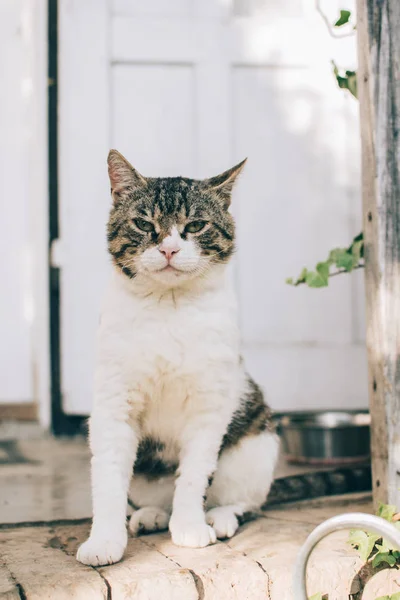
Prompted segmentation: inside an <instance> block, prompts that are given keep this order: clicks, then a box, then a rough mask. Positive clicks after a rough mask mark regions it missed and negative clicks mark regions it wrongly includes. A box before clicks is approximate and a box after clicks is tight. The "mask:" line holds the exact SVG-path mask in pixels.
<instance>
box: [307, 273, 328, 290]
mask: <svg viewBox="0 0 400 600" xmlns="http://www.w3.org/2000/svg"><path fill="white" fill-rule="evenodd" d="M306 284H307V285H308V286H309V287H311V288H321V287H327V285H328V278H327V277H325V276H323V275H321V274H320V273H319V272H318V271H308V273H307V277H306Z"/></svg>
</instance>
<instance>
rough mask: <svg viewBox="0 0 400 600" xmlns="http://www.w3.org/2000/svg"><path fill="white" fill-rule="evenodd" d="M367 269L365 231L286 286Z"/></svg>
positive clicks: (317, 284)
mask: <svg viewBox="0 0 400 600" xmlns="http://www.w3.org/2000/svg"><path fill="white" fill-rule="evenodd" d="M317 10H318V11H319V12H320V13H321V15H322V17H323V19H324V21H325V22H326V23H327V26H328V29H329V31H330V32H331V29H330V27H331V26H330V24H329V22H328V21H327V18H326V16H325V15H324V14H323V13H322V11H321V9H320V7H319V4H318V0H317ZM351 17H352V14H351V11H350V10H341V11H340V15H339V17H338V19H337V21H336V22H335V23H334V24H333V27H336V28H337V27H343V26H344V25H349V24H351ZM355 28H356V26H355V25H353V26H352V29H353V30H354V29H355ZM346 35H347V34H346ZM334 37H337V36H334ZM332 67H333V74H334V76H335V78H336V81H337V84H338V86H339V87H340V88H341V89H344V90H348V91H349V92H350V94H351V95H352V96H353V97H354V98H357V72H356V71H350V70H346V71H343V70H339V68H338V66H337V65H336V63H335V62H334V61H332ZM363 267H364V236H363V233H362V232H361V233H359V234H358V235H357V236H356V237H355V238H354V239H353V241H352V243H351V244H350V246H349V247H348V248H334V249H333V250H331V251H330V253H329V256H328V258H327V259H326V260H325V261H321V262H318V263H317V265H316V266H315V269H314V270H309V269H307V268H306V267H304V269H303V270H302V271H301V273H300V275H299V276H298V277H297V278H293V277H289V278H288V279H286V283H287V284H289V285H294V286H297V285H301V284H305V285H308V287H310V288H322V287H327V286H328V283H329V278H330V277H334V276H335V275H341V274H342V273H350V272H351V271H354V270H355V269H361V268H363ZM315 600H317V599H315ZM399 600H400V599H399Z"/></svg>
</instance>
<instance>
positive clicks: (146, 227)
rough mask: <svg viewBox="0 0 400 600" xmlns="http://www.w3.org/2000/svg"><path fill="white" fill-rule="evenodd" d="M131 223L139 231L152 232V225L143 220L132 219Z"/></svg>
mask: <svg viewBox="0 0 400 600" xmlns="http://www.w3.org/2000/svg"><path fill="white" fill-rule="evenodd" d="M133 222H134V223H135V225H136V227H137V228H138V229H140V230H141V231H146V232H147V233H150V231H154V225H153V223H150V221H146V220H145V219H134V220H133Z"/></svg>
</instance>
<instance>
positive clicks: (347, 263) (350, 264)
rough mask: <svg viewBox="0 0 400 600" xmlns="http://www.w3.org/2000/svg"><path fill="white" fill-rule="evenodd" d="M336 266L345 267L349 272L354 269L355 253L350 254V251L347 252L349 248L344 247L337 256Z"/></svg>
mask: <svg viewBox="0 0 400 600" xmlns="http://www.w3.org/2000/svg"><path fill="white" fill-rule="evenodd" d="M357 262H358V261H357ZM336 266H337V268H338V269H344V270H345V271H347V272H350V271H352V270H353V268H354V266H355V265H354V258H353V255H352V254H350V252H347V250H345V249H343V251H342V252H341V253H340V254H338V255H337V257H336Z"/></svg>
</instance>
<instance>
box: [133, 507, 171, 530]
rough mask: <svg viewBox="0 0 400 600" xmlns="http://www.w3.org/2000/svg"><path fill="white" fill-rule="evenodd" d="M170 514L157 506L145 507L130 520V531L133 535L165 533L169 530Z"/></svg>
mask: <svg viewBox="0 0 400 600" xmlns="http://www.w3.org/2000/svg"><path fill="white" fill-rule="evenodd" d="M168 523H169V514H168V513H167V512H166V511H165V510H163V509H162V508H158V507H157V506H145V507H143V508H140V509H139V510H136V511H135V512H134V513H133V514H132V516H131V518H130V520H129V530H130V531H131V533H132V534H133V535H140V534H141V533H151V532H152V531H163V530H165V529H168Z"/></svg>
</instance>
